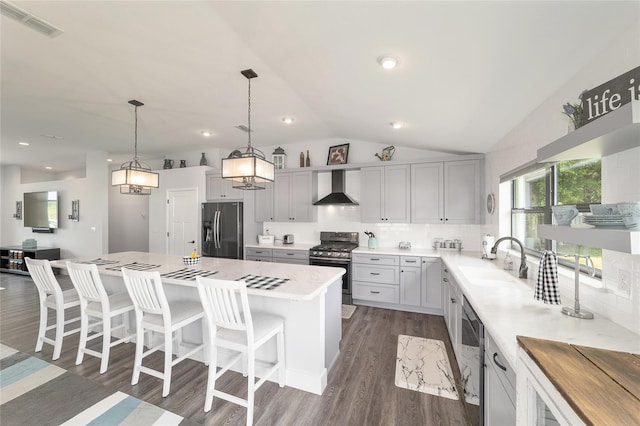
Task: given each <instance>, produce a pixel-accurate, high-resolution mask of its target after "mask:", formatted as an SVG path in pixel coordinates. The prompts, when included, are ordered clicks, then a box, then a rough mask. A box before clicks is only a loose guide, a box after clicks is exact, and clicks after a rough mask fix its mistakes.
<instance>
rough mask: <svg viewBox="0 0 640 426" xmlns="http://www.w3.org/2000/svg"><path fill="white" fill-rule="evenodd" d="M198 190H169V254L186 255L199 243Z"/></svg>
mask: <svg viewBox="0 0 640 426" xmlns="http://www.w3.org/2000/svg"><path fill="white" fill-rule="evenodd" d="M198 211H199V209H198V190H197V188H190V189H174V190H169V191H167V254H169V255H176V256H184V255H188V254H189V253H191V252H192V251H193V249H195V248H197V247H199V244H198V230H199V229H200V228H199V223H198Z"/></svg>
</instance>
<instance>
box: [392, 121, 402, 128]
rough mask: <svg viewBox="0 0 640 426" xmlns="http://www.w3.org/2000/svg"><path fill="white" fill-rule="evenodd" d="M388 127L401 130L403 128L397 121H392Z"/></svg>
mask: <svg viewBox="0 0 640 426" xmlns="http://www.w3.org/2000/svg"><path fill="white" fill-rule="evenodd" d="M389 125H390V126H391V127H393V128H394V129H402V127H403V124H402V123H400V122H399V121H392V122H391V123H389Z"/></svg>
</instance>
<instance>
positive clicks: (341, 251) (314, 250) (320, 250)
mask: <svg viewBox="0 0 640 426" xmlns="http://www.w3.org/2000/svg"><path fill="white" fill-rule="evenodd" d="M356 247H358V233H357V232H321V233H320V244H319V245H317V246H313V247H311V249H309V258H316V259H323V260H330V259H335V260H339V261H340V260H341V261H349V260H351V251H353V249H355V248H356Z"/></svg>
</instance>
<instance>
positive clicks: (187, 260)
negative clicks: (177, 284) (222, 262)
mask: <svg viewBox="0 0 640 426" xmlns="http://www.w3.org/2000/svg"><path fill="white" fill-rule="evenodd" d="M182 261H183V262H184V264H185V265H187V266H194V265H197V264H198V263H200V256H196V257H191V256H182Z"/></svg>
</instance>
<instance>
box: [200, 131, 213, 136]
mask: <svg viewBox="0 0 640 426" xmlns="http://www.w3.org/2000/svg"><path fill="white" fill-rule="evenodd" d="M200 133H202V136H204V137H207V138H208V137H209V136H213V132H212V131H210V130H203V131H202V132H200Z"/></svg>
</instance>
